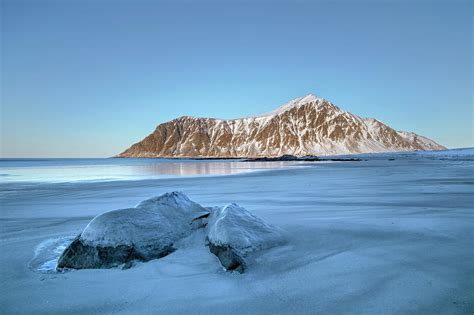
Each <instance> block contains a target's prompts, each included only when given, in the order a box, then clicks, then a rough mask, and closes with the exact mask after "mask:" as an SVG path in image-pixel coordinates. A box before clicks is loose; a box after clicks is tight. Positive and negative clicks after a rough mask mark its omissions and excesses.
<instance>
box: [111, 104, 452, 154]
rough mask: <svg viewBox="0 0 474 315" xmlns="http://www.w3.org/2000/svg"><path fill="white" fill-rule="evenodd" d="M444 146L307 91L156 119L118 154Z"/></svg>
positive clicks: (307, 151) (340, 151)
mask: <svg viewBox="0 0 474 315" xmlns="http://www.w3.org/2000/svg"><path fill="white" fill-rule="evenodd" d="M443 149H446V148H445V147H443V146H441V145H439V144H437V143H436V142H434V141H433V140H430V139H428V138H425V137H423V136H419V135H417V134H415V133H412V132H405V131H396V130H394V129H392V128H390V127H389V126H387V125H385V124H383V123H382V122H380V121H378V120H376V119H373V118H362V117H359V116H357V115H353V114H351V113H349V112H346V111H344V110H342V109H340V108H339V107H337V106H335V105H334V104H332V103H331V102H329V101H326V100H324V99H322V98H319V97H316V96H314V95H307V96H305V97H301V98H297V99H294V100H292V101H290V102H288V103H287V104H285V105H283V106H281V107H279V108H278V109H276V110H275V111H272V112H270V113H267V114H263V115H260V116H255V117H246V118H240V119H227V120H225V119H214V118H195V117H190V116H183V117H179V118H177V119H174V120H172V121H169V122H166V123H163V124H160V125H159V126H158V127H156V129H155V131H153V133H151V134H150V135H149V136H147V137H146V138H145V139H143V140H142V141H140V142H138V143H135V144H134V145H132V146H131V147H130V148H128V149H127V150H125V151H124V152H122V153H121V154H119V155H118V156H119V157H259V156H280V155H284V154H292V155H297V156H304V155H335V154H350V153H371V152H393V151H414V150H443Z"/></svg>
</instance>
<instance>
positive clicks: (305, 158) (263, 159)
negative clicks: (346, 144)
mask: <svg viewBox="0 0 474 315" xmlns="http://www.w3.org/2000/svg"><path fill="white" fill-rule="evenodd" d="M243 161H244V162H279V161H301V162H315V161H334V162H352V161H362V160H361V159H356V158H324V157H317V156H313V155H306V156H302V157H297V156H294V155H289V154H287V155H282V156H279V157H260V158H253V159H246V160H243Z"/></svg>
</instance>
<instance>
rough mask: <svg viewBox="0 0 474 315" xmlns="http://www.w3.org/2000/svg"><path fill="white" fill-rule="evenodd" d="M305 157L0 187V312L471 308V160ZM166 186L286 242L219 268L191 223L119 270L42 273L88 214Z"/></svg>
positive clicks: (473, 167)
mask: <svg viewBox="0 0 474 315" xmlns="http://www.w3.org/2000/svg"><path fill="white" fill-rule="evenodd" d="M307 164H308V165H310V166H309V167H305V168H301V167H298V168H289V169H275V170H273V171H268V172H255V173H245V174H238V175H231V176H218V177H212V176H207V177H183V178H162V179H150V180H134V181H125V180H124V181H106V182H100V181H93V182H70V183H39V182H35V183H28V182H22V183H15V184H12V183H10V182H2V183H1V184H0V188H1V195H0V197H1V199H0V204H1V213H0V215H1V221H0V222H1V228H0V237H1V241H0V246H1V247H0V251H1V253H2V255H0V268H1V286H0V313H2V314H10V313H35V314H41V313H48V314H50V313H61V314H64V313H68V314H70V313H87V314H95V313H115V314H116V313H123V314H129V313H171V312H172V313H194V314H207V313H220V314H221V313H238V314H243V313H256V312H260V313H262V312H263V313H311V314H314V313H333V314H334V313H335V314H340V313H359V314H360V313H369V314H381V313H383V314H390V313H397V314H400V313H417V314H472V313H473V312H474V283H473V279H474V246H473V236H474V232H473V230H474V228H473V227H474V225H473V224H474V221H473V218H474V216H473V204H474V200H473V196H474V159H473V158H472V156H470V155H463V156H462V158H459V159H457V158H450V159H445V158H433V157H430V158H426V157H424V156H422V155H420V156H416V157H414V156H413V155H411V156H410V157H409V158H407V157H406V155H402V156H399V157H398V156H396V157H395V160H389V159H387V158H384V157H382V158H369V159H368V160H367V161H361V162H341V163H307ZM175 190H179V191H183V192H184V193H186V194H187V195H188V196H189V198H190V199H191V200H193V201H196V202H198V203H200V204H202V205H204V206H224V205H226V204H229V203H231V202H236V203H237V204H239V205H240V206H243V207H245V208H246V209H248V210H249V211H251V212H252V213H254V214H255V215H257V216H258V217H261V218H262V219H264V220H265V221H266V222H268V223H270V224H272V225H274V226H276V227H279V228H281V229H282V230H283V232H284V233H285V237H286V240H287V242H286V243H285V244H283V245H282V246H278V247H275V248H272V249H268V250H263V251H261V252H258V253H256V254H254V255H252V256H251V257H250V259H251V260H252V261H251V262H250V263H249V268H248V269H247V270H246V272H245V273H243V274H238V273H229V272H226V271H224V270H223V269H222V267H221V265H220V264H219V261H218V259H217V258H216V257H215V256H214V255H212V254H211V253H209V249H208V248H207V247H206V246H205V244H204V239H205V237H204V233H206V232H205V231H204V230H202V229H201V230H197V231H195V232H194V233H202V234H203V235H198V236H199V237H196V235H190V236H189V237H187V238H185V239H182V240H180V244H179V246H178V248H179V249H178V250H177V251H175V252H174V253H172V254H170V255H168V256H166V257H164V258H162V259H159V260H153V261H150V262H147V263H138V264H137V265H135V266H134V267H132V268H130V269H127V270H120V269H106V270H78V271H70V272H65V273H54V272H52V271H51V270H52V269H53V268H51V266H54V260H55V259H57V257H58V256H59V254H60V251H61V249H64V246H65V244H67V243H68V242H69V241H70V240H71V239H72V238H73V237H75V236H76V235H77V234H79V232H80V231H81V230H82V229H83V228H84V227H85V226H86V225H87V223H88V222H89V220H90V219H92V218H93V217H94V216H96V215H98V214H100V213H103V212H105V211H109V210H113V209H119V208H127V207H133V206H135V205H136V204H137V203H138V202H140V201H141V200H144V199H147V198H149V197H152V196H155V195H160V194H162V193H164V192H169V191H175ZM38 269H40V270H38ZM48 270H49V271H48Z"/></svg>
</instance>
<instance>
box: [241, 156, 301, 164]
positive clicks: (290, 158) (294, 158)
mask: <svg viewBox="0 0 474 315" xmlns="http://www.w3.org/2000/svg"><path fill="white" fill-rule="evenodd" d="M276 161H299V158H298V157H297V156H294V155H290V154H285V155H282V156H278V157H259V158H253V159H246V160H244V162H276Z"/></svg>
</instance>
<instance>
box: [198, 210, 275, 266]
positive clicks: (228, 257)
mask: <svg viewBox="0 0 474 315" xmlns="http://www.w3.org/2000/svg"><path fill="white" fill-rule="evenodd" d="M207 240H208V242H209V249H210V251H211V252H212V253H213V254H215V255H216V256H217V257H218V258H219V261H220V262H221V264H222V266H223V267H224V268H225V269H226V270H236V271H238V272H243V271H244V270H245V268H246V263H245V259H244V257H245V256H246V255H247V254H248V253H251V252H254V251H257V250H262V249H268V248H271V247H274V246H277V245H280V244H282V243H283V241H284V238H283V235H282V232H281V231H280V230H279V229H278V228H276V227H274V226H272V225H269V224H267V223H266V222H265V221H263V220H262V219H260V218H258V217H256V216H254V215H253V214H251V213H250V212H248V211H247V210H246V209H244V208H242V207H240V206H239V205H237V204H235V203H233V204H230V205H228V206H225V207H223V208H217V207H216V208H213V210H212V214H211V216H210V217H209V221H208V225H207Z"/></svg>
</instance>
